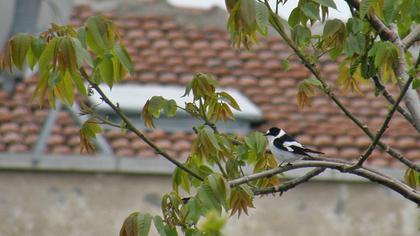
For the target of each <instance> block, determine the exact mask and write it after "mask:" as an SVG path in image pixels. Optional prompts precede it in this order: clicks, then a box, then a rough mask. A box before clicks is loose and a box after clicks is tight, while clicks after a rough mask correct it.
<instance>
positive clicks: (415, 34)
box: [401, 25, 420, 50]
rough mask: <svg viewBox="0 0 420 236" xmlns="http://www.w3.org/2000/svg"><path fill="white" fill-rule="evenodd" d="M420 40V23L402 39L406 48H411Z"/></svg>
mask: <svg viewBox="0 0 420 236" xmlns="http://www.w3.org/2000/svg"><path fill="white" fill-rule="evenodd" d="M417 41H420V25H417V26H416V27H415V28H414V29H412V30H411V32H410V33H409V34H408V35H407V36H405V38H403V39H402V40H401V43H402V44H403V45H404V50H407V49H408V48H410V47H411V46H412V45H413V44H414V43H415V42H417Z"/></svg>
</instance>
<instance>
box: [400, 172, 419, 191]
mask: <svg viewBox="0 0 420 236" xmlns="http://www.w3.org/2000/svg"><path fill="white" fill-rule="evenodd" d="M404 182H405V183H406V184H407V185H408V186H410V187H412V188H413V189H416V190H417V191H419V190H420V173H419V172H417V171H415V170H413V169H411V168H407V170H406V171H405V174H404Z"/></svg>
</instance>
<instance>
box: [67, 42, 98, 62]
mask: <svg viewBox="0 0 420 236" xmlns="http://www.w3.org/2000/svg"><path fill="white" fill-rule="evenodd" d="M71 40H72V43H73V47H74V49H75V51H76V58H77V65H78V66H79V67H81V66H83V65H84V63H87V64H88V65H89V66H90V67H93V60H92V57H91V56H90V54H89V52H88V51H87V50H86V48H84V47H83V45H82V43H81V42H80V41H79V40H78V39H76V38H72V39H71Z"/></svg>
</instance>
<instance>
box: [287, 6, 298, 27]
mask: <svg viewBox="0 0 420 236" xmlns="http://www.w3.org/2000/svg"><path fill="white" fill-rule="evenodd" d="M300 13H301V11H300V9H299V8H298V7H296V8H295V9H293V11H292V12H291V13H290V16H289V19H287V22H288V23H289V25H290V27H295V26H296V25H298V24H299V22H300Z"/></svg>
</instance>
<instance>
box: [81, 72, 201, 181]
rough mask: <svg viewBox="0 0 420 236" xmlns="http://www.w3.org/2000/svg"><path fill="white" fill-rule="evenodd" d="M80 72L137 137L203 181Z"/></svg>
mask: <svg viewBox="0 0 420 236" xmlns="http://www.w3.org/2000/svg"><path fill="white" fill-rule="evenodd" d="M80 73H81V75H82V76H83V78H84V79H85V80H86V81H87V82H88V83H89V84H90V86H92V88H93V89H95V91H97V92H98V94H99V95H100V96H101V99H102V100H103V101H104V102H105V103H106V104H108V106H110V107H111V108H112V110H114V111H115V113H116V114H117V115H118V116H119V117H121V119H122V120H123V121H124V122H125V124H126V128H127V129H129V130H130V131H132V132H133V133H135V134H136V135H137V136H138V137H139V138H141V139H142V140H143V141H144V142H145V143H147V144H148V145H149V146H150V147H151V148H153V149H154V150H155V151H156V153H157V154H160V155H162V156H163V157H164V158H165V159H167V160H168V161H170V162H172V163H173V164H174V165H176V166H177V167H179V168H180V169H182V170H183V171H185V172H187V173H188V174H190V175H191V176H193V177H195V178H197V179H199V180H201V181H203V180H204V179H203V178H202V177H201V176H200V175H198V174H196V173H195V172H194V171H192V170H190V169H189V168H187V167H185V166H184V165H183V164H182V163H181V162H179V161H178V160H176V159H175V158H174V157H172V156H170V155H169V154H168V153H167V152H165V151H164V150H162V149H160V148H159V147H158V146H157V145H156V144H155V143H154V142H153V141H152V140H150V139H149V138H148V137H146V135H144V134H143V133H142V132H141V131H140V130H138V129H137V128H136V127H135V126H134V125H133V123H132V122H131V121H130V119H129V118H128V117H127V116H126V115H125V114H124V112H122V111H121V109H120V108H119V107H118V106H117V105H115V104H114V103H113V102H112V101H111V100H109V98H108V97H107V96H106V95H105V93H104V92H103V91H102V89H101V88H100V87H99V86H98V85H97V84H96V83H94V82H92V81H91V80H90V79H89V76H88V75H87V73H86V71H85V70H84V69H83V68H82V69H80Z"/></svg>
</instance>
